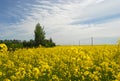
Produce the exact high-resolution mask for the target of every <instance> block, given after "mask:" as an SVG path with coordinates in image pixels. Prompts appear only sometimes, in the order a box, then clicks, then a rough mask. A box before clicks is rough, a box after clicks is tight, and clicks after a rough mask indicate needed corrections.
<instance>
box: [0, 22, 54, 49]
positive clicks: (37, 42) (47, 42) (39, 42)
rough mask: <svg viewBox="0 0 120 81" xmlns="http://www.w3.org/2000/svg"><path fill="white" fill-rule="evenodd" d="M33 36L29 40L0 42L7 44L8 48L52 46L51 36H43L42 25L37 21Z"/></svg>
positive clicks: (0, 41)
mask: <svg viewBox="0 0 120 81" xmlns="http://www.w3.org/2000/svg"><path fill="white" fill-rule="evenodd" d="M34 34H35V38H34V40H33V39H30V40H29V41H26V40H24V41H21V40H16V39H13V40H7V39H6V40H0V43H4V44H6V45H7V47H8V50H15V49H18V48H31V47H39V46H44V47H54V46H55V43H54V42H53V40H52V38H50V39H46V38H45V31H44V27H42V26H41V25H40V24H39V23H38V24H37V25H36V27H35V30H34Z"/></svg>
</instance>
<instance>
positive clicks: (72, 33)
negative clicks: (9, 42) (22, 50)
mask: <svg viewBox="0 0 120 81" xmlns="http://www.w3.org/2000/svg"><path fill="white" fill-rule="evenodd" d="M119 8H120V0H1V1H0V39H20V40H30V39H34V29H35V25H36V24H37V23H38V22H39V23H40V24H41V25H42V26H44V27H45V31H46V38H50V37H52V38H53V40H54V41H55V42H56V43H57V44H78V42H79V40H80V41H81V43H82V44H90V38H91V37H94V41H95V43H96V44H101V43H116V41H117V40H118V39H119V38H120V33H119V31H120V10H119Z"/></svg>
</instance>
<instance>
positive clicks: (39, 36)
mask: <svg viewBox="0 0 120 81" xmlns="http://www.w3.org/2000/svg"><path fill="white" fill-rule="evenodd" d="M34 33H35V46H39V45H43V44H44V39H45V32H44V28H43V27H41V26H40V24H39V23H38V24H37V25H36V28H35V31H34Z"/></svg>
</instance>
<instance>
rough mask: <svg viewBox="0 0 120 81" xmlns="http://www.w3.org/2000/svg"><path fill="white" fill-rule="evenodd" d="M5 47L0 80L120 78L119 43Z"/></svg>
mask: <svg viewBox="0 0 120 81" xmlns="http://www.w3.org/2000/svg"><path fill="white" fill-rule="evenodd" d="M4 48H5V50H2V49H4ZM6 49H7V48H6V46H3V48H1V50H2V51H0V81H120V51H119V50H120V48H119V47H118V46H117V45H101V46H56V47H53V48H43V47H39V48H29V49H25V48H24V49H18V50H16V51H11V52H9V51H6Z"/></svg>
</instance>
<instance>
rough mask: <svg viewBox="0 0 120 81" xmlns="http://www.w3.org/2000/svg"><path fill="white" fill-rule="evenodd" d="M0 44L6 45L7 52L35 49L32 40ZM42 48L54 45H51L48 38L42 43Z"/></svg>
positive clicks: (0, 41) (7, 41) (9, 41)
mask: <svg viewBox="0 0 120 81" xmlns="http://www.w3.org/2000/svg"><path fill="white" fill-rule="evenodd" d="M0 43H4V44H6V45H7V47H8V50H9V51H15V50H16V49H19V48H32V47H37V46H36V45H35V41H34V40H33V39H31V40H29V41H26V40H24V41H21V40H16V39H14V40H7V39H6V40H0ZM41 46H43V47H54V46H55V43H53V41H52V39H51V38H50V39H49V40H47V39H46V40H45V41H44V45H41Z"/></svg>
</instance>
